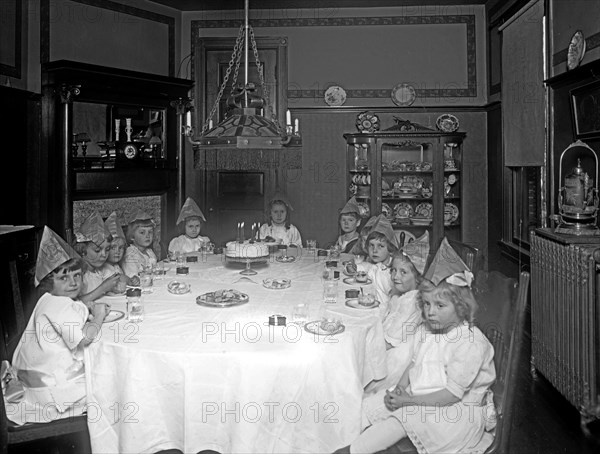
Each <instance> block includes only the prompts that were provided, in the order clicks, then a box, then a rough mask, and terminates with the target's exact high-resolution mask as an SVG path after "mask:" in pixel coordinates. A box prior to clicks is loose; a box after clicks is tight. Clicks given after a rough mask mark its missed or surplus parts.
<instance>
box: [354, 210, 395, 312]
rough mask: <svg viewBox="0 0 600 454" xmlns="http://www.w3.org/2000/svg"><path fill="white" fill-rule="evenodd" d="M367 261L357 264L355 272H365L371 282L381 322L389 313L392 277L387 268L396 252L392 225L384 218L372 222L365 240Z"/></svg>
mask: <svg viewBox="0 0 600 454" xmlns="http://www.w3.org/2000/svg"><path fill="white" fill-rule="evenodd" d="M366 246H367V254H368V261H365V262H361V263H358V264H357V265H356V268H357V271H366V272H367V275H368V277H369V278H370V279H371V281H372V282H373V286H374V287H375V291H376V294H377V300H378V301H379V303H380V304H379V308H380V315H381V318H382V320H384V319H385V318H386V317H387V314H388V311H389V301H388V300H389V294H390V292H391V291H392V287H393V285H392V277H391V275H390V270H389V267H390V265H391V261H392V258H391V254H392V253H394V252H396V251H397V250H398V249H397V248H396V238H395V236H394V230H393V229H392V224H390V221H388V220H387V219H386V217H385V216H383V215H379V216H377V218H376V219H375V221H374V222H373V226H372V228H371V231H370V233H369V235H368V236H367V240H366Z"/></svg>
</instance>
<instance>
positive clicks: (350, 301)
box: [346, 298, 379, 309]
mask: <svg viewBox="0 0 600 454" xmlns="http://www.w3.org/2000/svg"><path fill="white" fill-rule="evenodd" d="M346 306H348V307H351V308H353V309H375V308H376V307H379V301H375V302H374V303H373V304H372V305H371V306H363V305H362V304H360V303H359V302H358V298H349V299H347V300H346Z"/></svg>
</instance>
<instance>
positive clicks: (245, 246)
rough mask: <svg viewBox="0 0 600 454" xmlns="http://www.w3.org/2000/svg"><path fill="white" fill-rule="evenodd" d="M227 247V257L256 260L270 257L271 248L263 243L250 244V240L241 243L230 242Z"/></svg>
mask: <svg viewBox="0 0 600 454" xmlns="http://www.w3.org/2000/svg"><path fill="white" fill-rule="evenodd" d="M226 246H227V249H226V251H225V255H226V256H227V257H241V258H256V257H265V256H267V255H269V247H268V246H267V244H265V243H263V242H260V243H256V242H252V243H250V241H249V240H246V241H244V242H243V243H240V242H238V241H230V242H229V243H227V245H226Z"/></svg>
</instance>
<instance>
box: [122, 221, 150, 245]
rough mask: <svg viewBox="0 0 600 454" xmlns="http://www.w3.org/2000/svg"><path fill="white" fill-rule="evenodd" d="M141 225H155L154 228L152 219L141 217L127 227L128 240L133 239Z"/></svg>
mask: <svg viewBox="0 0 600 454" xmlns="http://www.w3.org/2000/svg"><path fill="white" fill-rule="evenodd" d="M140 227H153V228H154V221H153V220H152V219H140V220H137V221H133V222H132V223H131V224H129V226H128V227H127V240H128V241H133V235H134V233H135V231H136V230H137V229H139V228H140Z"/></svg>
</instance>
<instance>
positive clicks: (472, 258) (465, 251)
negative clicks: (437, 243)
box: [448, 240, 483, 275]
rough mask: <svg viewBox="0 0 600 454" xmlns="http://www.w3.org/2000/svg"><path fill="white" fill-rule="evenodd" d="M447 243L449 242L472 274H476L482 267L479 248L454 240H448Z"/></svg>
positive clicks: (481, 256) (481, 255)
mask: <svg viewBox="0 0 600 454" xmlns="http://www.w3.org/2000/svg"><path fill="white" fill-rule="evenodd" d="M448 243H450V246H452V249H454V250H455V251H456V253H457V254H458V255H459V256H460V258H461V259H462V260H463V262H465V265H467V266H468V267H469V269H470V270H471V272H472V273H473V274H474V275H477V273H478V272H479V271H480V270H481V269H483V254H482V253H481V251H480V250H479V249H477V248H476V247H474V246H471V245H470V244H467V243H462V242H460V241H456V240H448Z"/></svg>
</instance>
